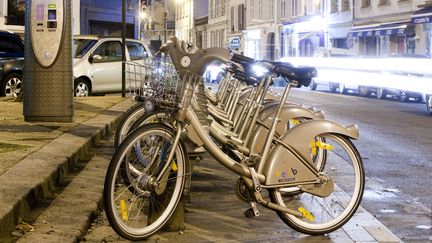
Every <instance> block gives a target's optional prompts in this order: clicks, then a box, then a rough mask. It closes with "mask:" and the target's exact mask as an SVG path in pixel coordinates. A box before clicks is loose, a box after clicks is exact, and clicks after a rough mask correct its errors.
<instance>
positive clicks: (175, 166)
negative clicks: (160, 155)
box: [171, 162, 177, 171]
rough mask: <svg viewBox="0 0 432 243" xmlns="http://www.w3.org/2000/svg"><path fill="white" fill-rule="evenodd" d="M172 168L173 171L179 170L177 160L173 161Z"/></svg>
mask: <svg viewBox="0 0 432 243" xmlns="http://www.w3.org/2000/svg"><path fill="white" fill-rule="evenodd" d="M171 168H172V170H173V171H177V164H176V163H175V162H173V163H172V165H171Z"/></svg>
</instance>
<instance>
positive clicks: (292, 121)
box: [291, 119, 300, 125]
mask: <svg viewBox="0 0 432 243" xmlns="http://www.w3.org/2000/svg"><path fill="white" fill-rule="evenodd" d="M291 123H292V124H294V125H298V124H300V122H299V120H296V119H291Z"/></svg>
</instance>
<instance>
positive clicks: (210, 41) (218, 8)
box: [207, 0, 228, 48]
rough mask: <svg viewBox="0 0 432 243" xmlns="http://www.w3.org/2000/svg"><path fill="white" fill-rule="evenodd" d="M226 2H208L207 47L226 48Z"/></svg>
mask: <svg viewBox="0 0 432 243" xmlns="http://www.w3.org/2000/svg"><path fill="white" fill-rule="evenodd" d="M227 8H228V0H209V1H208V25H207V46H208V47H225V48H226V47H228V43H227V39H226V34H227V29H228V13H227Z"/></svg>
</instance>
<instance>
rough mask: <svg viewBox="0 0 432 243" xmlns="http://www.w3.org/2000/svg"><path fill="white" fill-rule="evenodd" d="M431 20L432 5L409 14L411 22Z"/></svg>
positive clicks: (428, 21)
mask: <svg viewBox="0 0 432 243" xmlns="http://www.w3.org/2000/svg"><path fill="white" fill-rule="evenodd" d="M431 22H432V6H429V7H426V8H423V9H420V10H418V11H416V12H414V14H413V15H412V16H411V23H413V24H425V23H431Z"/></svg>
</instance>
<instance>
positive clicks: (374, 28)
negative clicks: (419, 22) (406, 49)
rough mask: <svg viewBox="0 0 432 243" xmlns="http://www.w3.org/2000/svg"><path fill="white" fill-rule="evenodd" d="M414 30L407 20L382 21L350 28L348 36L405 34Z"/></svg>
mask: <svg viewBox="0 0 432 243" xmlns="http://www.w3.org/2000/svg"><path fill="white" fill-rule="evenodd" d="M413 32H414V28H413V26H411V25H410V23H409V22H401V23H383V24H374V25H368V26H356V27H354V28H352V29H351V31H350V32H349V33H348V36H351V37H372V36H383V35H405V34H410V33H413Z"/></svg>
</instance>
